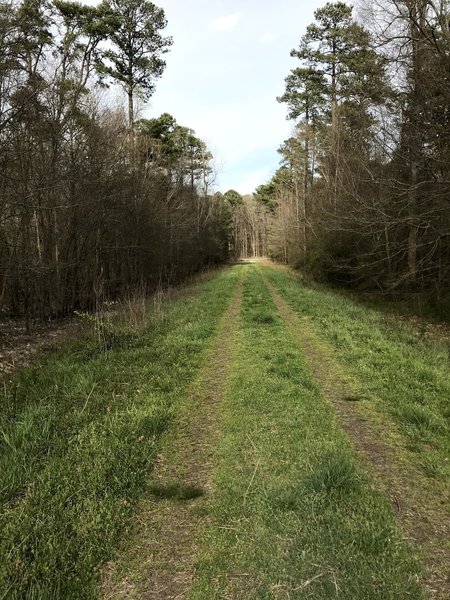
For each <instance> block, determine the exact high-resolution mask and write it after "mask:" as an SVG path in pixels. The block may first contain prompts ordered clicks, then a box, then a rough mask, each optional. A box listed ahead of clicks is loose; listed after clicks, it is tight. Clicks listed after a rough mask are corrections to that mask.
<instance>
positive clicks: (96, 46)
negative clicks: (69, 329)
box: [0, 0, 228, 320]
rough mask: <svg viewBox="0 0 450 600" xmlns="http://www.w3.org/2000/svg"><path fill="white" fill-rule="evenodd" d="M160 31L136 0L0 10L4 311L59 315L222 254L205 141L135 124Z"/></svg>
mask: <svg viewBox="0 0 450 600" xmlns="http://www.w3.org/2000/svg"><path fill="white" fill-rule="evenodd" d="M165 26H166V19H165V16H164V12H163V10H162V9H160V8H157V7H155V6H154V5H153V4H152V3H150V2H145V1H141V0H132V1H129V0H111V1H106V2H103V3H101V4H99V5H97V6H88V5H84V4H80V3H77V2H64V1H60V0H55V1H54V2H51V1H50V2H47V1H41V0H25V1H24V2H15V1H11V2H2V3H1V5H0V161H1V167H0V311H4V312H6V313H8V314H10V315H13V316H23V317H25V318H26V319H27V320H29V319H32V318H40V319H44V318H45V319H48V318H55V317H56V318H57V317H61V316H64V315H67V314H69V313H71V312H72V311H73V310H75V309H81V310H84V309H96V308H97V307H99V306H101V305H102V303H103V302H104V301H105V300H111V299H112V300H114V299H116V298H118V297H120V296H122V295H124V294H126V293H128V292H130V291H135V290H141V291H142V292H143V293H145V292H146V290H148V289H150V290H151V289H154V288H155V287H156V286H158V285H163V286H164V285H166V284H167V282H168V281H170V282H175V281H177V280H180V279H181V278H183V277H184V276H186V274H188V273H191V272H193V271H197V270H199V268H201V267H202V266H203V265H205V264H208V265H210V264H214V263H217V262H223V261H224V260H225V259H226V257H227V252H228V240H227V233H226V214H225V211H224V206H223V205H220V204H218V203H216V202H213V201H212V198H211V192H210V188H211V184H212V181H213V176H214V174H213V172H212V169H211V166H210V161H211V154H210V153H209V151H208V149H207V148H206V145H205V143H204V142H203V141H202V140H200V139H199V138H198V137H197V136H196V135H195V132H194V131H193V130H192V129H190V128H189V127H186V126H182V125H180V124H178V123H177V121H176V119H175V118H174V117H172V116H171V115H169V114H163V115H161V116H160V117H158V118H155V119H150V120H146V119H137V117H136V114H137V111H136V103H137V102H139V101H140V102H141V103H142V102H143V101H145V100H146V99H148V98H149V97H150V96H151V94H152V92H153V91H154V88H155V83H156V80H157V79H158V78H159V77H160V76H161V75H162V73H163V71H164V66H165V62H164V54H165V53H166V52H167V51H168V50H169V49H170V46H171V44H172V40H171V39H170V38H169V37H164V36H163V34H162V32H163V30H164V28H165ZM114 86H116V87H118V88H121V90H122V91H123V93H124V94H125V97H126V98H127V103H126V109H124V108H123V107H122V106H121V103H120V102H118V101H114V100H111V95H110V96H109V98H108V97H105V92H104V89H105V88H107V87H109V88H113V87H114Z"/></svg>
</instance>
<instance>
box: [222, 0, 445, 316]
mask: <svg viewBox="0 0 450 600" xmlns="http://www.w3.org/2000/svg"><path fill="white" fill-rule="evenodd" d="M291 56H292V57H293V58H294V59H295V66H294V68H293V69H292V70H291V72H290V73H289V74H288V75H287V77H286V86H285V92H284V94H283V95H281V97H279V98H278V100H279V102H281V103H283V104H285V105H286V108H287V118H288V119H290V120H292V123H293V129H292V132H293V133H292V136H291V137H290V138H289V139H287V140H285V141H284V142H283V144H282V145H281V147H280V148H279V153H280V155H281V162H280V168H279V169H278V170H277V172H276V173H275V174H274V176H273V178H272V179H271V180H270V181H269V182H267V183H265V184H263V185H260V186H259V187H258V188H257V189H256V192H255V194H253V196H252V197H249V198H247V199H245V200H244V199H243V198H242V197H241V198H240V199H239V198H238V197H237V196H236V193H235V192H234V190H231V191H230V192H228V193H227V194H226V195H225V196H227V195H228V198H229V199H230V198H231V200H232V204H233V206H237V209H236V210H235V211H234V221H235V226H234V228H233V231H235V232H237V234H235V236H234V239H235V245H236V250H237V253H240V252H242V251H244V252H245V251H246V249H247V248H249V252H250V253H251V254H254V255H255V256H258V255H261V254H263V255H269V256H271V257H273V258H274V259H275V260H277V261H280V262H283V263H287V264H289V265H292V266H294V267H298V268H300V269H301V270H302V271H303V272H304V273H307V274H309V275H310V276H312V277H313V278H315V279H319V280H322V281H325V282H327V283H331V284H334V285H339V286H344V287H351V288H353V289H359V290H362V291H364V292H369V293H376V294H377V295H378V297H380V296H386V297H389V298H392V297H393V298H400V297H404V296H409V297H410V298H418V299H419V301H420V298H423V299H424V300H425V302H428V303H429V304H430V305H432V306H434V308H435V309H436V310H437V312H438V313H440V315H441V317H442V316H445V315H447V314H448V310H449V308H450V296H449V291H450V206H449V198H450V151H449V147H450V146H449V139H450V31H449V7H448V3H447V2H434V1H429V0H374V1H370V2H369V1H365V0H361V2H359V4H358V6H357V8H352V7H351V6H350V5H348V4H345V3H343V2H335V3H327V4H326V5H325V6H324V7H323V8H321V9H319V10H317V11H316V13H315V21H314V22H313V23H312V24H310V25H309V26H308V27H307V28H306V32H305V33H304V34H303V36H302V37H301V39H300V43H299V46H298V48H295V49H293V50H292V52H291ZM238 196H239V195H238Z"/></svg>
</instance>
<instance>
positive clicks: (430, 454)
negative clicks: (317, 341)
mask: <svg viewBox="0 0 450 600" xmlns="http://www.w3.org/2000/svg"><path fill="white" fill-rule="evenodd" d="M263 271H264V274H265V275H266V276H267V277H268V279H269V280H270V282H271V283H272V284H273V285H274V286H275V288H276V289H277V290H278V291H279V292H280V294H281V295H282V296H283V298H284V299H285V301H286V302H287V303H288V304H289V305H290V306H291V307H292V308H293V309H294V310H295V311H297V312H298V313H299V314H300V315H301V316H307V317H308V318H309V319H310V320H311V322H312V323H313V325H314V326H315V329H316V331H317V333H318V335H319V336H320V337H322V339H323V340H325V341H326V342H327V343H328V344H330V345H331V346H333V347H334V348H335V350H336V355H335V356H336V359H337V360H338V361H339V362H341V363H342V364H343V365H344V367H345V369H346V371H347V372H348V373H349V374H350V375H351V376H352V377H353V378H354V379H355V380H356V381H357V382H358V389H359V390H360V392H361V395H362V396H363V397H364V399H365V400H367V401H369V402H370V401H371V400H370V399H372V400H374V399H376V402H372V405H373V406H374V407H375V408H376V410H378V411H379V413H380V414H382V415H385V416H386V417H387V418H388V419H389V420H390V421H391V422H393V423H395V424H396V426H397V430H398V431H399V432H400V433H401V435H403V436H404V438H405V445H406V446H407V447H408V448H409V449H410V450H413V451H415V452H417V453H418V458H419V464H422V466H424V471H425V472H426V474H427V475H428V476H431V477H435V478H438V479H441V480H446V481H448V480H449V478H450V435H449V416H450V413H449V399H450V377H449V372H450V360H449V353H448V347H447V342H446V340H445V339H444V340H442V341H439V340H438V339H436V338H435V337H434V338H429V337H427V336H426V335H421V334H420V331H418V329H417V327H414V328H413V327H409V326H408V325H407V324H405V323H399V325H398V326H396V325H395V324H394V322H393V319H392V315H391V314H386V313H384V312H383V311H382V310H376V309H374V308H368V307H366V306H363V305H361V304H358V303H355V302H353V301H351V300H350V299H349V298H347V297H345V296H343V295H342V294H338V293H336V292H333V291H332V290H326V289H323V288H317V287H308V286H307V285H304V284H303V283H302V284H300V283H299V281H298V279H297V278H296V277H295V276H294V275H291V274H289V273H287V272H286V271H284V270H283V271H282V270H280V269H274V268H270V267H263ZM422 456H426V457H427V458H426V460H425V461H424V460H422V458H421V457H422ZM430 464H432V465H434V466H433V468H430V467H429V466H426V465H430Z"/></svg>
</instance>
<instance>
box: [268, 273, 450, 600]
mask: <svg viewBox="0 0 450 600" xmlns="http://www.w3.org/2000/svg"><path fill="white" fill-rule="evenodd" d="M263 280H264V283H265V285H266V287H267V288H268V290H269V292H270V293H271V295H272V298H273V301H274V303H275V305H276V307H277V309H278V310H279V312H280V314H281V315H282V317H283V319H284V320H285V322H286V324H287V325H288V327H289V330H290V332H291V335H292V337H293V338H294V340H295V342H296V343H297V344H298V346H299V348H300V349H301V350H302V351H303V353H304V354H305V357H306V359H307V362H308V365H309V367H310V369H311V371H312V373H313V374H314V376H315V378H316V379H317V380H318V381H319V383H320V385H321V387H322V389H323V392H324V395H325V397H326V398H327V399H328V400H329V401H330V402H331V403H332V404H333V405H334V407H335V410H336V413H337V416H338V419H339V421H340V423H341V425H342V427H343V428H344V430H345V431H346V432H347V434H348V435H349V437H350V440H351V441H352V444H353V446H354V447H355V449H356V450H357V452H358V453H359V455H360V456H362V458H363V460H364V462H365V463H366V465H367V466H368V467H369V469H370V471H371V472H372V473H373V475H374V476H375V479H376V482H377V486H378V487H379V488H381V490H382V491H383V492H384V493H385V494H386V495H387V497H388V498H389V500H390V502H391V505H392V508H393V511H394V513H395V515H396V518H397V521H398V522H399V524H400V526H401V528H402V531H403V532H404V533H405V538H406V539H407V540H408V541H409V542H411V543H412V544H414V545H415V546H416V548H417V549H418V551H419V553H420V554H421V555H422V558H423V561H424V563H425V566H426V570H427V574H426V581H425V582H424V583H425V585H426V587H427V590H428V592H429V595H430V597H432V598H435V599H439V600H447V599H448V598H450V578H449V574H448V568H449V565H450V549H449V548H448V545H447V551H445V550H442V547H443V545H444V544H443V543H442V542H443V541H444V542H445V540H447V541H448V540H450V523H449V519H448V513H447V510H446V507H448V498H445V497H444V496H442V497H436V490H435V489H434V488H432V487H431V486H430V483H429V480H428V479H427V478H425V477H424V476H423V475H422V474H421V473H420V472H419V471H418V470H417V469H416V468H415V467H414V465H412V464H411V463H409V462H407V461H405V460H402V457H401V456H400V454H398V453H397V452H396V451H395V446H396V443H398V442H397V440H396V438H395V434H394V432H388V431H386V429H385V428H384V427H383V426H382V425H381V424H380V423H378V422H377V421H376V418H375V419H370V418H367V415H363V414H362V413H361V412H360V411H359V409H358V406H357V402H355V401H352V400H355V399H356V398H357V390H355V387H354V384H352V383H351V382H350V381H349V380H348V379H346V378H345V376H344V375H343V374H342V373H340V372H339V366H338V364H337V363H336V361H335V359H334V358H333V356H332V349H331V348H330V347H328V346H327V345H326V344H325V343H324V342H323V341H322V340H320V339H319V337H318V336H317V334H316V333H315V331H314V328H313V326H312V325H311V323H310V322H309V320H308V319H307V317H299V316H298V314H297V313H296V312H294V310H292V309H291V308H290V307H289V306H288V304H287V303H286V302H285V301H284V300H283V299H282V297H281V296H280V294H279V293H278V292H277V291H276V290H275V288H274V287H273V286H272V285H271V284H270V282H269V281H268V280H267V278H265V277H264V276H263Z"/></svg>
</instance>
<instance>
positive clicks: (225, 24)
mask: <svg viewBox="0 0 450 600" xmlns="http://www.w3.org/2000/svg"><path fill="white" fill-rule="evenodd" d="M240 17H241V14H240V13H238V12H237V13H233V14H232V15H227V16H224V17H219V18H218V19H215V20H214V21H211V22H210V23H209V24H208V28H209V29H211V30H212V31H226V30H227V29H231V28H232V27H234V26H235V25H236V23H237V22H238V21H239V19H240Z"/></svg>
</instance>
